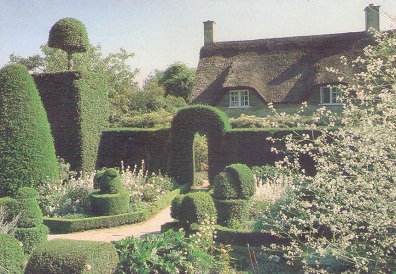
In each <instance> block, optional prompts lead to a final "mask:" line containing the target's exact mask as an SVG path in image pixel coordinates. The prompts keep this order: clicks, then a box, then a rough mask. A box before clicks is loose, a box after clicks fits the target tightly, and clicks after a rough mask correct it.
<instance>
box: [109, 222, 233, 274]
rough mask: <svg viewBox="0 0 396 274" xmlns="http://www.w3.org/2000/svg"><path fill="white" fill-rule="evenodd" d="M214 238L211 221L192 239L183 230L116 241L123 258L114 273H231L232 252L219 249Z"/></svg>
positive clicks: (202, 226) (199, 229) (227, 248)
mask: <svg viewBox="0 0 396 274" xmlns="http://www.w3.org/2000/svg"><path fill="white" fill-rule="evenodd" d="M213 236H214V225H213V222H212V221H211V220H210V219H208V220H205V222H203V223H201V224H200V225H199V227H198V229H197V232H196V233H194V234H191V235H190V236H186V235H185V233H184V231H183V230H179V231H174V230H168V231H166V232H164V233H162V234H159V235H153V236H147V237H145V238H142V239H139V238H134V237H131V238H126V239H124V240H121V241H118V242H115V243H114V244H115V246H116V248H117V251H118V254H119V256H120V262H119V264H118V267H117V270H116V271H115V273H116V274H121V273H164V274H173V273H196V272H197V271H199V273H230V269H229V259H230V258H229V256H228V252H229V250H230V249H229V247H226V246H222V245H220V246H217V245H216V244H215V243H214V241H213V238H214V237H213Z"/></svg>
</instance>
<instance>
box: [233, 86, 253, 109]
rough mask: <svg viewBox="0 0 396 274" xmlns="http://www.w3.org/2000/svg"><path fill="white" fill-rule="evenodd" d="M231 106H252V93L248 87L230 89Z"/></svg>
mask: <svg viewBox="0 0 396 274" xmlns="http://www.w3.org/2000/svg"><path fill="white" fill-rule="evenodd" d="M229 95H230V102H229V108H248V107H250V94H249V90H247V89H233V90H230V91H229Z"/></svg>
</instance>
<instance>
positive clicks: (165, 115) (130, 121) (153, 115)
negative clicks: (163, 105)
mask: <svg viewBox="0 0 396 274" xmlns="http://www.w3.org/2000/svg"><path fill="white" fill-rule="evenodd" d="M172 119H173V113H172V112H169V111H166V110H164V109H159V110H158V111H155V112H148V113H136V112H132V113H130V114H126V115H123V116H122V117H121V118H120V120H119V121H118V122H114V123H113V126H120V127H134V128H169V126H170V124H171V121H172Z"/></svg>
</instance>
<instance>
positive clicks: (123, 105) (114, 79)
mask: <svg viewBox="0 0 396 274" xmlns="http://www.w3.org/2000/svg"><path fill="white" fill-rule="evenodd" d="M41 52H42V54H43V57H41V56H39V55H34V56H30V57H26V58H24V57H21V56H19V55H16V54H12V55H11V56H10V63H11V64H24V65H25V66H27V67H28V68H29V71H31V72H36V73H37V72H47V73H54V72H63V71H65V70H67V69H68V67H67V63H68V62H67V61H68V55H67V54H66V52H64V51H63V50H60V49H56V48H51V47H49V46H47V45H42V46H41ZM133 56H134V54H133V53H128V52H127V51H126V50H125V49H122V48H121V49H120V50H119V52H116V53H110V54H109V55H107V56H103V54H102V48H101V46H100V45H96V46H92V45H88V46H87V51H86V52H84V53H81V54H74V55H73V56H71V58H72V62H73V69H74V70H76V71H90V72H95V73H96V74H98V75H99V78H100V79H102V80H103V81H104V82H107V83H108V87H107V88H106V92H108V97H109V104H110V121H111V122H115V121H119V119H120V117H121V116H123V115H124V114H126V113H127V112H129V110H130V105H131V104H133V101H134V100H135V99H136V96H134V94H138V93H137V92H138V91H140V88H139V86H138V83H137V82H136V80H135V77H136V74H137V73H138V70H137V69H132V68H131V67H130V65H128V64H127V63H128V62H129V61H130V59H131V58H133Z"/></svg>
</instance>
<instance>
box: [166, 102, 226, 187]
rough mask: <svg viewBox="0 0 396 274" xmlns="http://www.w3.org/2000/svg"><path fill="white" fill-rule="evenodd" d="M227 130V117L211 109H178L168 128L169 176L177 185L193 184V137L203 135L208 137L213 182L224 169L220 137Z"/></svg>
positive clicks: (191, 107) (196, 106)
mask: <svg viewBox="0 0 396 274" xmlns="http://www.w3.org/2000/svg"><path fill="white" fill-rule="evenodd" d="M230 129H231V125H230V123H229V121H228V118H227V116H226V115H225V114H224V113H223V112H221V111H220V110H218V109H216V108H214V107H211V106H204V105H194V106H190V107H186V108H183V109H181V110H179V111H178V113H177V114H176V115H175V117H174V118H173V121H172V127H171V145H170V151H171V162H170V173H171V176H173V177H174V178H175V179H176V180H177V182H178V183H180V184H188V185H190V186H191V185H192V184H193V183H194V173H195V163H194V152H193V142H194V136H195V133H197V132H200V133H202V132H203V133H205V134H206V136H207V138H208V165H209V167H208V177H209V182H212V181H213V178H214V176H216V174H217V173H219V172H221V171H222V170H223V169H224V149H223V137H224V134H225V132H227V131H228V130H230Z"/></svg>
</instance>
